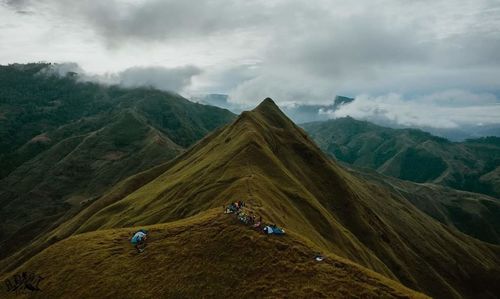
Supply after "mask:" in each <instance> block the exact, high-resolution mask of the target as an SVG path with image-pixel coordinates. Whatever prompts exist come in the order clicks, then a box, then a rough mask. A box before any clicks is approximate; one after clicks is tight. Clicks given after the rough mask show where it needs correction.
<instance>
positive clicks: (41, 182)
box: [0, 64, 234, 258]
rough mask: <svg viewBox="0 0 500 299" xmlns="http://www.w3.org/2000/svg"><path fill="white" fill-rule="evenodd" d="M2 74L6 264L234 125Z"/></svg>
mask: <svg viewBox="0 0 500 299" xmlns="http://www.w3.org/2000/svg"><path fill="white" fill-rule="evenodd" d="M49 66H50V65H49V64H28V65H9V66H0V115H1V117H0V165H1V166H2V167H1V168H0V246H1V247H2V250H1V251H0V258H1V257H5V256H7V255H9V254H11V253H12V252H14V251H15V250H16V249H17V248H19V247H21V246H23V245H24V244H27V243H29V242H31V241H32V239H33V238H34V237H35V236H37V235H39V234H41V233H43V232H44V231H48V230H50V229H51V228H53V227H55V226H57V225H58V224H59V223H61V222H62V221H64V220H65V219H68V218H70V217H71V216H72V215H74V214H75V213H76V212H78V211H79V210H80V209H81V208H83V207H85V206H86V205H88V204H89V203H91V202H92V201H93V200H95V199H97V198H99V197H100V196H101V195H102V194H103V192H104V191H106V190H107V189H109V188H110V187H111V186H113V185H114V184H116V183H117V182H119V181H121V180H123V179H125V178H126V177H129V176H131V175H133V174H136V173H138V172H140V171H143V170H146V169H150V168H151V167H154V166H156V165H159V164H162V163H164V162H166V161H168V160H170V159H172V158H174V157H175V156H177V155H178V154H180V153H182V152H183V151H184V149H185V148H186V147H189V146H190V145H192V144H193V143H195V142H196V141H198V140H199V139H201V138H202V137H204V136H205V135H206V134H207V133H208V132H210V131H212V130H213V129H215V128H217V127H219V126H221V125H223V124H226V123H227V122H229V121H231V120H232V119H233V118H234V115H233V114H232V113H230V112H229V111H227V110H223V109H219V108H215V107H210V106H205V105H200V104H195V103H192V102H189V101H188V100H186V99H184V98H182V97H181V96H179V95H176V94H171V93H167V92H162V91H158V90H154V89H146V88H134V89H124V88H120V87H117V86H102V85H98V84H95V83H88V82H87V83H85V82H80V81H79V79H78V76H77V75H76V74H70V75H67V76H65V77H61V76H58V75H54V74H50V73H47V72H44V70H46V69H47V68H48V67H49Z"/></svg>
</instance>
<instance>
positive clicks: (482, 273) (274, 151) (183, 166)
mask: <svg viewBox="0 0 500 299" xmlns="http://www.w3.org/2000/svg"><path fill="white" fill-rule="evenodd" d="M234 200H244V201H246V202H247V203H248V204H249V205H250V206H251V207H252V209H253V210H254V211H255V212H256V213H258V214H260V215H262V216H263V217H264V219H266V220H268V221H271V222H274V223H277V224H278V225H281V226H284V227H285V228H286V229H287V230H289V231H293V232H294V234H297V235H298V236H300V237H301V238H303V239H304V240H307V242H309V243H310V244H312V246H314V247H315V248H318V249H319V250H321V251H323V252H328V253H330V254H334V255H338V256H340V257H342V258H347V259H349V260H351V261H353V262H355V263H358V264H360V265H362V266H364V267H367V268H369V269H371V270H374V271H376V272H378V273H380V274H382V275H384V276H386V277H388V278H392V279H397V280H399V281H400V282H401V283H403V284H404V285H406V286H408V287H410V288H413V289H416V290H420V291H422V292H424V293H426V294H429V295H431V296H435V297H439V298H461V297H467V298H477V297H484V298H487V297H491V298H494V296H495V294H498V293H500V284H499V283H500V266H499V265H500V247H498V246H494V245H491V244H487V243H484V242H481V241H478V240H476V239H473V238H471V237H469V236H467V235H465V234H462V233H460V232H459V231H457V230H455V229H453V228H450V227H448V226H445V225H444V224H441V223H439V222H438V221H436V220H434V219H433V218H431V217H430V216H428V215H426V214H425V213H423V212H422V211H420V210H419V209H417V208H416V207H415V206H413V205H412V204H411V203H410V201H408V200H407V199H406V198H404V197H403V196H401V195H400V194H399V193H397V192H393V190H391V189H390V188H385V187H383V186H380V185H377V184H374V183H369V182H367V181H365V180H364V179H362V178H358V177H356V176H355V175H353V174H351V173H350V172H349V171H347V170H345V169H344V168H343V167H341V166H339V165H337V164H336V163H335V162H334V161H332V160H331V159H329V158H328V157H327V156H326V155H325V154H323V153H322V152H321V150H320V149H319V148H318V147H317V146H316V145H315V144H314V143H313V142H312V141H311V140H310V139H309V138H308V136H307V135H306V134H305V132H304V131H303V130H302V129H300V128H298V127H297V126H296V125H295V124H293V123H292V122H291V121H290V120H289V119H288V118H287V117H286V116H285V115H284V114H283V113H282V112H281V111H280V110H279V108H278V107H277V106H276V105H275V104H274V103H273V101H272V100H270V99H266V100H264V102H262V103H261V104H260V105H259V106H258V107H257V108H256V109H254V110H253V111H250V112H244V113H242V114H241V115H240V117H239V118H238V119H237V120H236V121H234V122H233V123H232V124H231V125H228V126H226V127H224V128H222V129H219V130H217V131H216V132H214V133H213V134H211V135H209V136H208V137H206V138H205V139H203V140H202V141H200V142H199V143H198V144H196V145H195V146H193V147H192V148H191V149H190V150H188V151H187V152H185V153H184V154H182V155H181V156H179V157H177V158H176V159H174V160H172V161H171V162H169V163H167V164H164V165H161V166H159V167H156V168H154V169H152V170H149V171H145V172H143V173H140V174H138V175H135V176H133V177H131V178H128V179H127V180H125V181H123V182H121V183H119V184H117V185H116V186H115V187H114V188H113V189H111V190H110V191H109V192H108V193H107V194H106V195H105V196H103V197H102V198H100V199H98V200H96V201H95V202H93V203H92V204H91V205H89V207H88V208H87V209H85V210H84V211H82V212H81V213H80V214H79V215H77V216H76V217H74V218H72V219H70V220H69V221H68V222H66V223H64V224H63V225H61V226H60V227H58V228H57V229H56V230H54V231H53V232H51V233H50V234H48V235H46V236H45V237H44V238H41V239H39V240H38V241H37V242H35V243H34V244H33V246H31V247H27V248H25V250H23V251H21V252H19V253H18V254H17V255H15V256H13V257H11V258H10V259H8V260H6V261H4V262H3V265H2V266H3V267H2V268H5V269H11V270H12V267H14V266H16V265H18V264H19V262H20V261H23V257H27V256H32V255H33V254H35V253H37V252H39V251H40V250H41V249H43V248H45V247H46V246H48V245H49V244H51V243H54V242H56V241H57V240H59V239H61V238H65V237H67V236H70V235H72V234H79V233H84V232H90V231H95V230H102V229H110V228H121V227H129V226H137V225H149V224H156V223H163V222H168V221H172V220H176V219H180V218H185V217H188V216H192V215H196V214H198V213H200V212H202V211H205V210H208V209H211V208H221V206H222V205H224V204H227V203H228V202H230V201H234Z"/></svg>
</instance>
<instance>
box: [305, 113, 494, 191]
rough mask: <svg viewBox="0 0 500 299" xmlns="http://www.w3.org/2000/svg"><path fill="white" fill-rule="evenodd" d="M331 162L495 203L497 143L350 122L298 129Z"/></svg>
mask: <svg viewBox="0 0 500 299" xmlns="http://www.w3.org/2000/svg"><path fill="white" fill-rule="evenodd" d="M302 127H303V128H304V129H305V130H306V131H307V132H308V134H309V135H311V137H312V138H313V139H314V141H315V142H316V143H317V144H318V145H319V146H320V147H321V148H322V149H323V150H324V151H325V152H327V153H328V154H330V155H332V156H333V157H335V158H336V159H338V160H340V161H343V162H346V163H349V164H352V165H355V166H360V167H366V168H371V169H375V170H377V171H379V172H380V173H382V174H385V175H389V176H393V177H396V178H400V179H403V180H410V181H414V182H418V183H423V182H432V183H436V184H441V185H444V186H449V187H452V188H455V189H460V190H466V191H471V192H477V193H483V194H487V195H490V196H494V197H497V198H500V189H499V188H500V187H499V186H500V138H498V137H485V138H481V139H473V140H467V141H466V142H450V141H448V140H446V139H444V138H441V137H436V136H433V135H431V134H429V133H426V132H423V131H420V130H414V129H391V128H385V127H381V126H377V125H374V124H371V123H369V122H366V121H358V120H355V119H353V118H350V117H346V118H340V119H334V120H329V121H325V122H314V123H307V124H303V125H302Z"/></svg>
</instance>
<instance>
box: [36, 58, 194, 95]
mask: <svg viewBox="0 0 500 299" xmlns="http://www.w3.org/2000/svg"><path fill="white" fill-rule="evenodd" d="M45 72H48V73H52V74H57V75H60V76H66V75H67V74H68V73H70V72H72V73H76V74H77V76H78V79H79V80H80V81H91V82H98V83H101V84H107V85H120V86H123V87H152V88H156V89H160V90H164V91H171V92H182V91H183V90H185V89H186V88H187V87H189V86H190V85H191V81H192V78H193V77H194V76H196V75H199V74H201V69H199V68H197V67H195V66H189V65H188V66H184V67H176V68H165V67H157V66H153V67H147V66H141V67H132V68H127V69H125V70H123V71H121V72H118V73H107V74H102V75H97V74H90V73H87V72H85V70H83V69H82V68H81V67H80V66H79V65H78V64H76V63H57V64H52V65H50V67H49V68H48V69H47V70H45Z"/></svg>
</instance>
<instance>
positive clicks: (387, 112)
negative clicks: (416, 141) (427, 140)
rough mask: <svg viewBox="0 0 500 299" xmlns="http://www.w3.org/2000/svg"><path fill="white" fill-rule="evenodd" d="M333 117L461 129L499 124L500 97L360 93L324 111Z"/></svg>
mask: <svg viewBox="0 0 500 299" xmlns="http://www.w3.org/2000/svg"><path fill="white" fill-rule="evenodd" d="M321 113H323V114H328V115H329V116H330V117H331V118H338V117H345V116H351V117H353V118H356V119H364V120H368V121H372V122H375V123H379V124H385V125H399V126H407V127H432V128H458V127H460V126H464V125H477V124H497V123H499V119H500V100H499V99H498V98H497V97H496V96H494V95H492V94H488V93H470V92H466V91H461V90H449V91H444V92H440V93H434V94H430V95H424V96H420V97H414V98H411V99H409V98H405V97H404V96H403V95H401V94H395V93H391V94H387V95H382V96H370V95H367V94H364V95H359V96H357V97H356V99H355V100H354V101H353V102H352V103H349V104H346V105H343V106H341V107H340V109H338V110H336V111H331V110H329V111H321Z"/></svg>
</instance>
